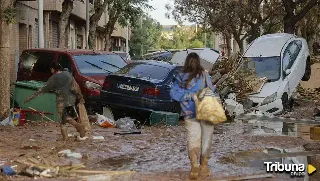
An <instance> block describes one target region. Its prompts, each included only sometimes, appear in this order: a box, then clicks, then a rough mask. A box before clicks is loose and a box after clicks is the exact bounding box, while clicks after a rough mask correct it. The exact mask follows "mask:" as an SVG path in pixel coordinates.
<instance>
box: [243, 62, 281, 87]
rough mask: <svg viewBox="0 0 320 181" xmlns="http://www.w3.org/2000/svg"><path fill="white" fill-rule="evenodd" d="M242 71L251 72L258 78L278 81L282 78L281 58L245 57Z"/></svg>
mask: <svg viewBox="0 0 320 181" xmlns="http://www.w3.org/2000/svg"><path fill="white" fill-rule="evenodd" d="M244 60H245V61H244V64H243V65H242V70H249V71H250V72H252V73H253V74H255V76H256V77H258V78H267V79H268V80H269V81H277V80H279V78H280V72H281V63H280V56H275V57H244Z"/></svg>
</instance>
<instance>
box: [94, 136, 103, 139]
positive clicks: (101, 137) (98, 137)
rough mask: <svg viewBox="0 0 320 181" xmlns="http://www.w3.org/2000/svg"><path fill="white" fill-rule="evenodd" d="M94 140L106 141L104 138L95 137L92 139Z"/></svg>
mask: <svg viewBox="0 0 320 181" xmlns="http://www.w3.org/2000/svg"><path fill="white" fill-rule="evenodd" d="M92 138H93V139H94V140H104V137H103V136H93V137H92Z"/></svg>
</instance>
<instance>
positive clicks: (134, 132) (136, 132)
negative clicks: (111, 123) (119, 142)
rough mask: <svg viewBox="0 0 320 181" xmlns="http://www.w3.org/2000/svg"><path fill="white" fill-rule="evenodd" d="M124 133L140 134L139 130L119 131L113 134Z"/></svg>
mask: <svg viewBox="0 0 320 181" xmlns="http://www.w3.org/2000/svg"><path fill="white" fill-rule="evenodd" d="M117 134H118V135H126V134H141V131H120V132H114V135H117Z"/></svg>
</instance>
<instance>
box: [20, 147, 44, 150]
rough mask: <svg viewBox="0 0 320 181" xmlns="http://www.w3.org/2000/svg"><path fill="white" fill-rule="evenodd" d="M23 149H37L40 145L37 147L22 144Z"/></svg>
mask: <svg viewBox="0 0 320 181" xmlns="http://www.w3.org/2000/svg"><path fill="white" fill-rule="evenodd" d="M23 149H25V150H39V149H40V147H38V146H24V147H23Z"/></svg>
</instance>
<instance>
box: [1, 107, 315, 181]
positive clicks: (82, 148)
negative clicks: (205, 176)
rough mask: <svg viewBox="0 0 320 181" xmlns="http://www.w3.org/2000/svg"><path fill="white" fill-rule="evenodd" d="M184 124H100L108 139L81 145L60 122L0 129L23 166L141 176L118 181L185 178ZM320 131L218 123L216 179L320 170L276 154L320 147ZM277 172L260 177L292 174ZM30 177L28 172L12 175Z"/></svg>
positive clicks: (4, 154)
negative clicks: (278, 168)
mask: <svg viewBox="0 0 320 181" xmlns="http://www.w3.org/2000/svg"><path fill="white" fill-rule="evenodd" d="M296 109H298V108H296ZM183 124H184V123H183V122H181V123H180V124H179V126H177V127H164V126H157V127H144V128H143V129H142V134H136V135H114V132H115V131H117V129H114V128H100V127H98V126H96V125H95V126H93V133H92V136H103V137H104V140H93V139H92V138H91V137H90V138H89V139H87V140H85V141H81V142H82V143H81V144H80V142H79V141H75V140H72V139H70V140H69V141H68V142H66V143H63V142H62V140H61V139H62V138H61V135H60V129H59V126H58V124H56V123H29V124H28V125H27V126H25V127H0V130H1V131H0V136H1V138H2V139H1V141H0V152H1V158H0V161H1V163H2V164H3V163H7V164H9V165H18V169H23V165H21V164H19V163H16V162H15V161H18V160H23V159H27V158H39V157H41V158H45V159H47V160H53V161H55V163H56V164H57V165H63V164H70V163H74V164H76V163H83V164H84V165H85V166H86V168H85V169H87V170H109V171H128V170H131V171H136V174H133V175H130V176H122V177H120V178H118V180H125V179H128V180H186V179H187V176H188V170H189V169H190V165H189V160H188V155H187V149H186V144H187V142H186V130H185V128H184V126H183ZM319 129H320V128H319V127H314V126H310V125H303V124H294V123H284V122H270V121H269V122H268V121H252V120H251V121H239V120H238V121H235V122H231V123H225V124H221V125H218V126H216V127H215V131H214V139H213V143H212V144H213V146H212V152H211V159H210V161H209V165H210V168H211V171H212V173H213V174H212V179H222V178H225V177H232V176H235V177H238V176H246V175H256V174H266V167H265V166H264V164H263V162H264V161H279V162H282V163H303V164H306V165H307V164H308V163H309V164H312V165H313V166H315V167H316V168H318V169H320V165H319V160H320V159H319V157H316V156H314V155H311V156H295V157H286V158H281V156H280V157H279V156H277V155H279V154H282V153H290V152H303V151H320V146H319V145H320V133H319ZM68 130H69V133H71V132H73V133H74V132H75V130H74V129H73V128H72V127H69V128H68ZM310 130H312V131H310ZM310 132H311V133H313V134H310ZM9 135H10V136H9ZM30 146H32V147H30ZM66 149H70V150H72V151H73V152H78V153H81V154H82V158H80V159H77V158H67V157H63V156H60V155H58V152H59V151H62V150H66ZM270 154H275V155H273V156H270ZM318 156H319V155H318ZM273 175H274V177H275V178H265V179H260V180H279V179H280V180H282V179H287V178H290V174H286V173H284V174H279V173H273ZM151 178H152V179H151ZM316 178H319V175H318V174H317V173H316V174H313V175H312V176H311V177H310V178H308V176H305V177H304V179H303V178H300V179H298V178H297V179H296V180H317V179H316ZM2 179H6V178H4V177H3V178H2ZM28 179H29V178H28V177H23V176H16V177H13V178H11V180H28ZM63 179H64V178H63V177H61V180H63ZM55 180H56V179H55ZM75 180H77V179H75ZM254 180H259V179H254Z"/></svg>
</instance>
